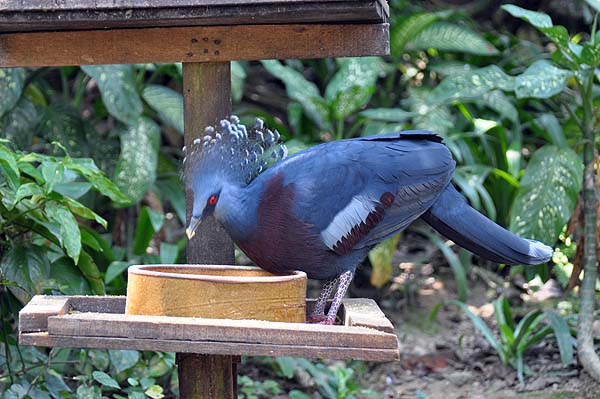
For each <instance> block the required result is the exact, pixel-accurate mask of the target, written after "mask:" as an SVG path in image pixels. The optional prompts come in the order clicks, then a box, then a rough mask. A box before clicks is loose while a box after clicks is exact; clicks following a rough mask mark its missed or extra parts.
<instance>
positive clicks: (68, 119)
mask: <svg viewBox="0 0 600 399" xmlns="http://www.w3.org/2000/svg"><path fill="white" fill-rule="evenodd" d="M39 133H40V135H41V136H42V138H43V139H44V140H46V141H47V142H53V141H57V142H60V143H61V144H62V145H64V146H65V147H66V148H67V150H68V151H69V153H70V154H72V155H73V156H81V155H83V154H84V151H83V150H84V149H85V148H86V147H88V146H89V144H88V137H86V130H85V123H84V121H83V119H82V118H81V116H80V113H79V110H77V109H76V108H75V107H74V106H73V104H71V103H70V102H67V101H65V100H58V101H56V102H53V103H52V104H50V105H49V106H47V107H44V108H43V111H42V113H41V120H40V124H39ZM59 153H61V151H60V150H59V149H54V150H53V154H55V155H58V154H59Z"/></svg>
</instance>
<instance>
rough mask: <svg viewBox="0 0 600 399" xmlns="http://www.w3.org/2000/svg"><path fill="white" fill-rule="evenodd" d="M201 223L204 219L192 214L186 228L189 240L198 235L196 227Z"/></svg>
mask: <svg viewBox="0 0 600 399" xmlns="http://www.w3.org/2000/svg"><path fill="white" fill-rule="evenodd" d="M200 223H202V219H200V218H195V217H193V216H192V219H191V220H190V225H189V226H188V227H187V229H185V234H186V235H187V238H188V240H191V239H192V238H193V237H194V236H195V235H196V229H197V228H198V226H200Z"/></svg>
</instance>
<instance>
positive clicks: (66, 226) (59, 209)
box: [45, 201, 81, 264]
mask: <svg viewBox="0 0 600 399" xmlns="http://www.w3.org/2000/svg"><path fill="white" fill-rule="evenodd" d="M45 213H46V215H47V216H48V219H49V220H50V221H52V222H55V223H57V224H58V225H59V226H60V241H61V245H62V246H63V248H64V249H65V251H66V252H67V255H69V257H70V258H71V259H73V261H75V263H76V264H77V263H78V262H79V253H80V252H81V233H80V232H79V225H78V224H77V220H76V219H75V217H74V216H73V214H72V213H71V211H70V210H69V208H67V207H66V206H64V205H62V204H59V203H57V202H55V201H49V202H48V203H47V204H46V208H45Z"/></svg>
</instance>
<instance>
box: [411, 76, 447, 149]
mask: <svg viewBox="0 0 600 399" xmlns="http://www.w3.org/2000/svg"><path fill="white" fill-rule="evenodd" d="M430 95H431V91H430V90H428V89H423V88H420V89H416V88H411V89H409V96H408V99H407V103H408V106H409V108H410V111H411V112H413V113H415V114H416V116H415V117H414V118H413V124H414V128H415V129H422V130H431V131H432V132H434V133H436V134H439V135H441V136H445V135H446V134H447V133H448V131H449V130H450V129H451V128H452V127H453V126H454V116H453V115H452V114H451V113H450V111H449V110H448V107H447V106H445V105H438V104H432V103H431V102H430V101H429V100H428V97H429V96H430ZM447 144H450V143H447Z"/></svg>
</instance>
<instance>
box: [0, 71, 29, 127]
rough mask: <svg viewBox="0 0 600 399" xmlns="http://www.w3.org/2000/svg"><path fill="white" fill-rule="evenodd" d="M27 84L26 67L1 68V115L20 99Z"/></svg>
mask: <svg viewBox="0 0 600 399" xmlns="http://www.w3.org/2000/svg"><path fill="white" fill-rule="evenodd" d="M23 84H25V68H0V117H1V116H3V115H4V114H5V113H6V112H8V111H9V110H11V109H12V108H13V107H14V106H15V105H16V104H17V101H19V98H20V97H21V93H22V92H23Z"/></svg>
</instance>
